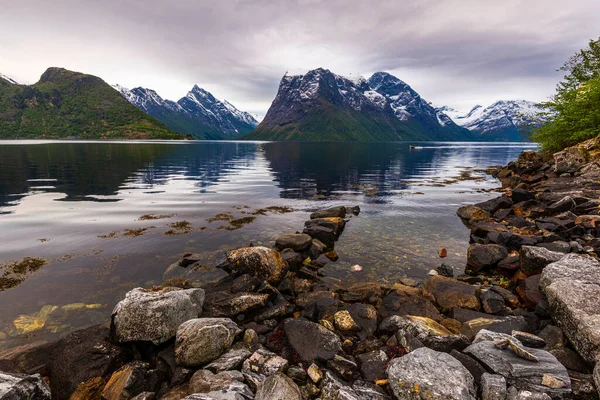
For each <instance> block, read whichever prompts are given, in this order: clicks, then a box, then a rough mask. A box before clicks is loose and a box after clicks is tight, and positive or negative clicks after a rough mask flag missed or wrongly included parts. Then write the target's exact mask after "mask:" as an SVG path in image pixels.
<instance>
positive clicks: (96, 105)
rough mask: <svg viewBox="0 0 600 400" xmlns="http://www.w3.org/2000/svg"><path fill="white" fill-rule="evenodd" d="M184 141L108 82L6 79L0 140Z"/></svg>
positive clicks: (70, 76) (53, 72) (67, 77)
mask: <svg viewBox="0 0 600 400" xmlns="http://www.w3.org/2000/svg"><path fill="white" fill-rule="evenodd" d="M33 138H40V139H42V138H43V139H59V138H79V139H184V138H185V136H183V135H180V134H178V133H175V132H173V131H172V130H171V129H169V128H168V127H167V126H166V125H164V124H162V123H161V122H159V121H158V120H156V119H155V118H154V117H151V116H149V115H147V114H145V113H144V112H142V111H140V110H138V109H137V108H136V107H135V106H134V105H132V104H130V103H129V102H128V101H127V100H126V99H124V98H123V97H122V96H121V95H120V94H119V92H117V91H116V90H115V89H113V88H112V87H111V86H110V85H108V84H107V83H105V82H104V81H103V80H102V79H100V78H98V77H95V76H92V75H86V74H82V73H79V72H72V71H68V70H66V69H63V68H49V69H48V70H46V72H44V74H43V75H42V76H41V78H40V80H39V82H37V83H35V84H33V85H30V86H27V85H14V84H11V83H10V82H8V81H6V80H4V79H1V78H0V139H33Z"/></svg>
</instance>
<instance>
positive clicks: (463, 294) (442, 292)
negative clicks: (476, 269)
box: [423, 276, 481, 310]
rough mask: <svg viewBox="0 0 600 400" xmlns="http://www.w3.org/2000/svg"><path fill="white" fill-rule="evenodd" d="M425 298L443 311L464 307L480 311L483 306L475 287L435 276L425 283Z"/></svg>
mask: <svg viewBox="0 0 600 400" xmlns="http://www.w3.org/2000/svg"><path fill="white" fill-rule="evenodd" d="M423 296H424V297H426V298H428V299H429V300H431V301H433V302H436V303H437V304H439V305H440V306H441V307H442V309H444V310H450V309H452V308H457V307H463V308H470V309H473V310H479V309H480V308H481V304H480V303H479V299H478V298H477V292H476V289H475V287H473V286H471V285H469V284H467V283H463V282H459V281H457V280H455V279H452V278H447V277H444V276H433V277H431V278H429V279H427V280H426V281H425V282H424V283H423Z"/></svg>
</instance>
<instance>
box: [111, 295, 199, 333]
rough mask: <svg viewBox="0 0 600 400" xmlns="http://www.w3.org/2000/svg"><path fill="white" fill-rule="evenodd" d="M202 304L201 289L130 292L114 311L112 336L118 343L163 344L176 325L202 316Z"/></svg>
mask: <svg viewBox="0 0 600 400" xmlns="http://www.w3.org/2000/svg"><path fill="white" fill-rule="evenodd" d="M203 304H204V290H203V289H185V290H182V289H178V288H169V287H167V288H163V289H159V290H145V289H142V288H136V289H133V290H131V291H130V292H128V293H127V294H126V295H125V299H123V300H121V301H120V302H119V303H118V304H117V305H116V306H115V308H114V310H113V314H112V326H111V330H112V335H113V337H114V338H115V340H116V341H117V342H119V343H123V342H131V341H149V342H152V343H154V344H160V343H163V342H166V341H167V340H169V339H171V338H172V337H174V336H175V333H176V332H177V328H178V327H179V325H181V324H182V323H184V322H185V321H187V320H190V319H192V318H197V317H199V316H200V315H201V314H202V306H203Z"/></svg>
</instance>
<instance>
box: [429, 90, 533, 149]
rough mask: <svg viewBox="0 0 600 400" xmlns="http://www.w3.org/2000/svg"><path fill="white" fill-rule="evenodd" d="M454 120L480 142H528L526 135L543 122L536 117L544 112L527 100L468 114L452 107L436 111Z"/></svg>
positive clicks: (480, 107)
mask: <svg viewBox="0 0 600 400" xmlns="http://www.w3.org/2000/svg"><path fill="white" fill-rule="evenodd" d="M437 110H438V112H439V113H441V114H444V115H447V116H449V117H450V118H452V120H453V121H454V122H456V123H457V124H458V125H460V126H462V127H464V128H467V129H469V130H470V131H471V132H473V134H475V135H476V136H477V139H478V140H486V141H504V142H506V141H508V142H519V141H524V140H528V139H527V136H526V134H525V133H524V131H526V130H527V129H528V128H530V127H531V126H534V125H536V124H539V123H541V122H544V121H543V120H540V118H539V117H536V114H537V113H538V112H540V111H543V109H542V108H540V107H537V106H536V103H535V102H533V101H527V100H501V101H497V102H495V103H494V104H492V105H490V106H488V107H482V106H480V105H476V106H475V107H473V108H472V109H471V111H469V112H468V113H466V114H463V113H460V112H458V111H456V110H454V109H452V108H450V107H447V106H444V107H440V108H438V109H437Z"/></svg>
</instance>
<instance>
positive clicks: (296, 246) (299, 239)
mask: <svg viewBox="0 0 600 400" xmlns="http://www.w3.org/2000/svg"><path fill="white" fill-rule="evenodd" d="M311 245H312V238H311V237H310V236H308V235H306V234H303V233H292V234H289V235H284V236H281V237H279V238H278V239H277V240H276V241H275V247H276V248H277V249H278V250H280V251H281V250H283V249H292V250H294V251H298V252H300V251H302V250H306V249H308V248H309V247H310V246H311Z"/></svg>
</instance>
